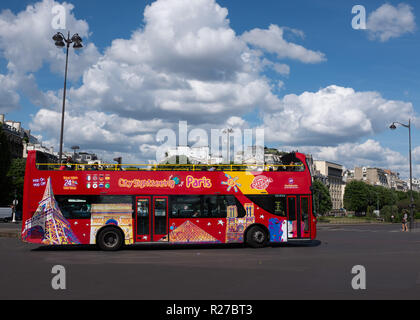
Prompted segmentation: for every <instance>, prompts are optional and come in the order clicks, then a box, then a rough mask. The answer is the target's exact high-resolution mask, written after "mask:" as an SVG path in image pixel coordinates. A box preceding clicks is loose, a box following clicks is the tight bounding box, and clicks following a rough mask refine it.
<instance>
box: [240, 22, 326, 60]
mask: <svg viewBox="0 0 420 320" xmlns="http://www.w3.org/2000/svg"><path fill="white" fill-rule="evenodd" d="M285 30H286V31H287V30H290V29H288V28H286V29H285V28H280V27H279V26H277V25H274V24H272V25H270V26H269V28H268V29H258V28H257V29H253V30H251V31H248V32H245V33H244V34H243V35H242V38H243V39H244V40H245V41H246V42H247V43H249V44H251V45H253V46H256V47H258V48H261V49H263V50H266V51H267V52H270V53H275V54H277V56H278V58H279V59H285V58H287V59H294V60H299V61H301V62H304V63H319V62H323V61H325V60H326V58H325V54H323V53H322V52H320V51H312V50H308V49H306V48H304V47H303V46H301V45H298V44H295V43H291V42H288V41H286V40H285V39H284V31H285ZM292 30H293V29H292ZM293 33H294V34H299V35H301V36H303V33H302V32H301V31H298V30H293Z"/></svg>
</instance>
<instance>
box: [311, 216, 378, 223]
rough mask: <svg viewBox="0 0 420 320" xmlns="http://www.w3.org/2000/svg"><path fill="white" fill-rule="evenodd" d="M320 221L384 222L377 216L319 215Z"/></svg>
mask: <svg viewBox="0 0 420 320" xmlns="http://www.w3.org/2000/svg"><path fill="white" fill-rule="evenodd" d="M317 220H318V222H320V223H330V224H362V223H384V222H383V221H380V220H378V219H376V218H369V217H318V218H317Z"/></svg>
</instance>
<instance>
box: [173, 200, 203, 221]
mask: <svg viewBox="0 0 420 320" xmlns="http://www.w3.org/2000/svg"><path fill="white" fill-rule="evenodd" d="M170 203H171V209H170V212H171V218H198V217H200V216H201V197H200V196H171V202H170Z"/></svg>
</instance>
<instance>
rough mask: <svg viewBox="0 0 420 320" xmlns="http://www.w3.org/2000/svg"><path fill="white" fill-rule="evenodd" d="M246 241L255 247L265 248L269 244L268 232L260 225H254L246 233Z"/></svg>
mask: <svg viewBox="0 0 420 320" xmlns="http://www.w3.org/2000/svg"><path fill="white" fill-rule="evenodd" d="M246 243H247V244H248V245H249V246H251V247H253V248H263V247H265V245H266V244H267V233H266V232H265V230H264V229H263V228H261V227H259V226H254V227H252V228H251V229H249V230H248V232H247V233H246Z"/></svg>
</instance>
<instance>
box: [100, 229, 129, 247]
mask: <svg viewBox="0 0 420 320" xmlns="http://www.w3.org/2000/svg"><path fill="white" fill-rule="evenodd" d="M96 244H97V245H98V246H99V248H100V249H101V250H104V251H117V250H120V249H121V247H122V246H123V244H124V234H123V233H122V232H121V230H120V229H118V228H115V227H107V228H105V229H103V230H101V231H100V232H99V234H98V237H97V240H96Z"/></svg>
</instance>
